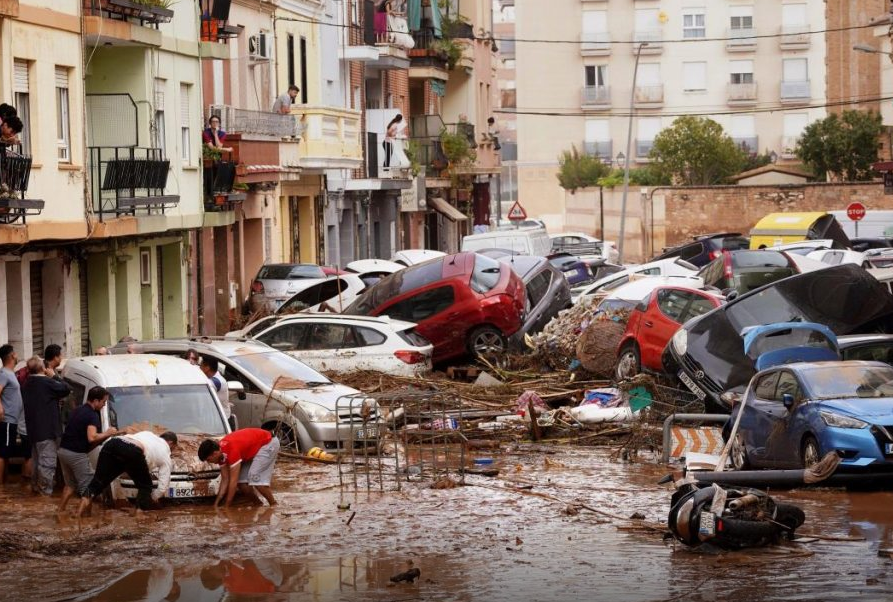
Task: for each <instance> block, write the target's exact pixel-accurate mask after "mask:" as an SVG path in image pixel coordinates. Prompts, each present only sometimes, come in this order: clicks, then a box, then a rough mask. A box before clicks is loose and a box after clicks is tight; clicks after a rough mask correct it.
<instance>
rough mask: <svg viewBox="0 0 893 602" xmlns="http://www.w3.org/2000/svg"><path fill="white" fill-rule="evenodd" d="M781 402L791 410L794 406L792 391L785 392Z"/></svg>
mask: <svg viewBox="0 0 893 602" xmlns="http://www.w3.org/2000/svg"><path fill="white" fill-rule="evenodd" d="M781 403H782V404H784V407H785V408H787V409H788V410H790V409H791V408H793V407H794V396H793V395H791V394H790V393H785V394H784V395H782V396H781Z"/></svg>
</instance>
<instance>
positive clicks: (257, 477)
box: [198, 428, 279, 508]
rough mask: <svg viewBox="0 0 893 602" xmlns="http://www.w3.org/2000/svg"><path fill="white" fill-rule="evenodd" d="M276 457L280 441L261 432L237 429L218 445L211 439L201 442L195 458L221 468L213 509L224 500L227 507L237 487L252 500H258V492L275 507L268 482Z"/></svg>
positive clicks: (268, 433) (261, 430)
mask: <svg viewBox="0 0 893 602" xmlns="http://www.w3.org/2000/svg"><path fill="white" fill-rule="evenodd" d="M278 455H279V438H278V437H274V436H273V435H272V434H271V433H270V431H265V430H264V429H256V428H247V429H239V430H238V431H233V432H232V433H230V434H229V435H226V436H225V437H223V439H221V440H220V442H219V443H218V442H217V441H215V440H213V439H205V440H204V441H202V443H201V445H199V447H198V459H199V460H201V461H202V462H210V463H211V464H219V465H220V488H219V490H218V492H217V499H216V500H214V506H215V507H217V505H218V504H220V500H222V499H224V498H225V506H226V507H227V508H228V507H229V505H230V504H231V503H232V501H233V497H235V495H236V489H237V488H238V490H239V491H241V492H242V494H243V495H246V496H249V497H251V498H254V500H255V501H260V500H259V499H258V497H257V494H258V493H260V494H261V495H262V496H264V498H265V499H266V500H267V502H268V503H269V504H270V505H271V506H273V505H275V504H276V500H275V499H274V498H273V490H272V488H271V487H270V482H271V481H272V478H273V468H274V466H275V465H276V457H277V456H278Z"/></svg>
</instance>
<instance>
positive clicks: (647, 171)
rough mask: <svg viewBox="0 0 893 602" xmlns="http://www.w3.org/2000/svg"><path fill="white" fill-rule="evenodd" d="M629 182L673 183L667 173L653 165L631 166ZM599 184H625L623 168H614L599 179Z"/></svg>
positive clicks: (634, 184)
mask: <svg viewBox="0 0 893 602" xmlns="http://www.w3.org/2000/svg"><path fill="white" fill-rule="evenodd" d="M629 183H630V185H631V186H669V185H670V184H672V182H670V179H669V178H668V177H667V176H666V175H665V174H663V173H661V172H660V171H658V170H656V169H655V168H654V167H652V166H651V165H645V166H642V167H633V168H630V170H629ZM598 185H599V186H602V187H604V188H616V187H618V186H623V170H622V169H614V170H612V171H611V172H610V173H608V174H607V175H605V176H603V177H601V178H599V179H598Z"/></svg>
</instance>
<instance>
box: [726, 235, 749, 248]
mask: <svg viewBox="0 0 893 602" xmlns="http://www.w3.org/2000/svg"><path fill="white" fill-rule="evenodd" d="M749 246H750V241H749V240H747V239H746V238H744V237H742V236H730V237H728V238H724V239H722V250H723V251H738V250H740V249H746V248H748V247H749Z"/></svg>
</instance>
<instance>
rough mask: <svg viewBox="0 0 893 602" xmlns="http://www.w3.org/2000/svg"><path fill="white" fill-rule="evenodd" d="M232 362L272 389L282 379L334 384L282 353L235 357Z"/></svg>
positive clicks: (270, 352) (272, 352)
mask: <svg viewBox="0 0 893 602" xmlns="http://www.w3.org/2000/svg"><path fill="white" fill-rule="evenodd" d="M230 360H232V362H233V363H234V364H236V365H237V366H239V367H240V368H241V369H242V370H244V371H245V372H247V373H248V374H250V375H252V376H254V377H255V378H256V379H258V380H259V381H260V382H261V383H263V384H264V385H265V386H267V387H269V388H271V389H272V388H273V383H274V382H275V381H276V379H278V378H280V377H285V378H288V379H292V380H300V381H302V382H305V383H307V384H308V385H309V384H323V385H327V384H329V383H330V382H332V381H330V380H329V379H328V378H326V377H325V376H323V375H322V374H320V373H319V372H317V371H316V370H314V369H313V368H311V367H310V366H308V365H306V364H304V363H302V362H299V361H298V360H296V359H295V358H293V357H292V356H290V355H286V354H285V353H282V352H281V351H269V352H267V353H250V354H248V355H234V356H232V357H231V358H230Z"/></svg>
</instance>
